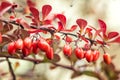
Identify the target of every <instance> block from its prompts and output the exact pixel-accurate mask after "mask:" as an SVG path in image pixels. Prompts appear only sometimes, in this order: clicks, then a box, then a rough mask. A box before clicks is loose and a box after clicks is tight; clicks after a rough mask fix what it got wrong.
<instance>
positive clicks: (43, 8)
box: [42, 5, 52, 19]
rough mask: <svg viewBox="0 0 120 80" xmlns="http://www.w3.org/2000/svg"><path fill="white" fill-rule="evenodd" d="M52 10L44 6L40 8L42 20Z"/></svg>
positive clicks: (48, 6)
mask: <svg viewBox="0 0 120 80" xmlns="http://www.w3.org/2000/svg"><path fill="white" fill-rule="evenodd" d="M51 10H52V7H51V6H50V5H44V6H43V7H42V16H43V17H42V18H43V19H45V17H46V16H47V15H48V14H49V13H50V11H51Z"/></svg>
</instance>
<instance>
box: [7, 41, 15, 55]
mask: <svg viewBox="0 0 120 80" xmlns="http://www.w3.org/2000/svg"><path fill="white" fill-rule="evenodd" d="M15 51H16V48H15V42H10V43H9V44H8V53H9V54H10V55H12V54H15Z"/></svg>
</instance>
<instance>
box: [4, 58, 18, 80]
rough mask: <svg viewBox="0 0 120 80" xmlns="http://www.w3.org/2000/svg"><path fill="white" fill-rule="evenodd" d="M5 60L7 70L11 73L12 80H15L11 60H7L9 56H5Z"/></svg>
mask: <svg viewBox="0 0 120 80" xmlns="http://www.w3.org/2000/svg"><path fill="white" fill-rule="evenodd" d="M6 61H7V62H8V66H9V71H10V73H11V75H12V78H13V80H16V76H15V73H14V71H13V68H12V65H11V62H10V61H9V58H8V57H6Z"/></svg>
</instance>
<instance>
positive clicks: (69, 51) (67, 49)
mask: <svg viewBox="0 0 120 80" xmlns="http://www.w3.org/2000/svg"><path fill="white" fill-rule="evenodd" d="M63 53H64V55H66V56H70V55H71V54H72V48H71V47H70V45H69V44H65V45H64V47H63Z"/></svg>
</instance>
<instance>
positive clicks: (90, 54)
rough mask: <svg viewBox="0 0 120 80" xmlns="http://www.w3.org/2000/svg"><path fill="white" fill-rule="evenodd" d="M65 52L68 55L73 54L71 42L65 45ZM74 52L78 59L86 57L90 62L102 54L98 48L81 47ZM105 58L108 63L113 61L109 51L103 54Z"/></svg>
mask: <svg viewBox="0 0 120 80" xmlns="http://www.w3.org/2000/svg"><path fill="white" fill-rule="evenodd" d="M63 53H64V54H65V55H66V56H70V55H71V54H72V48H71V46H70V45H69V44H65V45H64V47H63ZM74 53H75V55H76V57H77V58H78V59H83V58H85V59H86V60H87V61H88V62H95V61H96V60H98V58H99V56H100V52H99V51H98V50H83V49H82V48H79V47H76V48H75V49H74ZM103 59H104V62H105V63H106V64H110V63H111V57H110V55H109V54H108V53H105V54H103Z"/></svg>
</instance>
